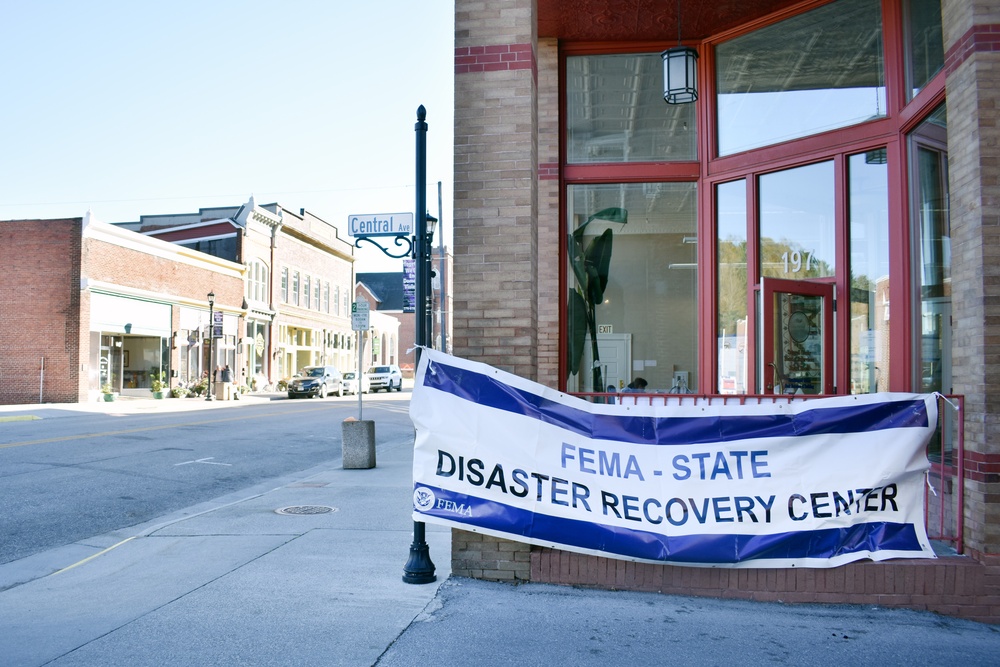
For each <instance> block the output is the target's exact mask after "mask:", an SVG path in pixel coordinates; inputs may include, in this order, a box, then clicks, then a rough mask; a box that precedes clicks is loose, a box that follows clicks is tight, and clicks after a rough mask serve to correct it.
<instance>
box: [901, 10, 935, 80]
mask: <svg viewBox="0 0 1000 667" xmlns="http://www.w3.org/2000/svg"><path fill="white" fill-rule="evenodd" d="M905 8H906V9H905V11H906V28H907V30H906V38H907V44H906V47H907V50H906V76H907V84H908V86H907V87H908V90H909V94H910V97H911V98H912V97H913V96H915V95H916V94H917V93H919V92H920V91H921V90H922V89H923V87H924V86H925V85H927V82H928V81H930V80H931V79H932V78H933V77H934V75H935V74H937V73H938V72H939V71H941V68H942V67H944V37H943V34H942V30H941V0H906V3H905Z"/></svg>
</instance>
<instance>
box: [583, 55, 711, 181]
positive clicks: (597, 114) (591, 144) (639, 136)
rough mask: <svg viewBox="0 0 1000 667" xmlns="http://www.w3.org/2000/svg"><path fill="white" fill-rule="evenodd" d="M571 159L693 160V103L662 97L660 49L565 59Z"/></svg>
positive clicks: (695, 138)
mask: <svg viewBox="0 0 1000 667" xmlns="http://www.w3.org/2000/svg"><path fill="white" fill-rule="evenodd" d="M566 125H567V129H566V159H567V161H568V162H570V163H577V164H580V163H583V164H587V163H597V162H664V161H675V160H677V161H686V160H696V159H697V158H698V154H697V133H696V131H695V105H694V104H666V103H664V101H663V61H662V59H661V58H660V54H659V53H632V54H616V55H588V56H572V57H569V58H566Z"/></svg>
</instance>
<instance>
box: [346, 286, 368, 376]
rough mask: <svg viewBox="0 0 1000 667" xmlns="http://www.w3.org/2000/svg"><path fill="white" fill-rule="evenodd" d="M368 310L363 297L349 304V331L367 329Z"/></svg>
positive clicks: (366, 302)
mask: <svg viewBox="0 0 1000 667" xmlns="http://www.w3.org/2000/svg"><path fill="white" fill-rule="evenodd" d="M370 311H371V306H370V305H369V304H368V301H366V300H365V299H358V300H357V301H355V302H354V303H352V304H351V331H368V327H369V323H368V321H369V316H368V314H369V312H370ZM359 383H360V380H359Z"/></svg>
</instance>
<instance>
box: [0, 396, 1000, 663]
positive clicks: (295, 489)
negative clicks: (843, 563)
mask: <svg viewBox="0 0 1000 667" xmlns="http://www.w3.org/2000/svg"><path fill="white" fill-rule="evenodd" d="M403 398H404V399H405V398H408V396H407V395H405V394H404V395H403ZM176 400H177V401H178V402H180V403H183V401H185V400H186V399H176ZM257 400H268V399H266V398H263V397H258V399H257ZM122 403H123V404H124V403H125V402H122ZM129 403H133V405H131V406H128V409H129V410H135V411H145V410H168V409H203V408H204V407H212V408H216V409H225V408H226V407H231V408H236V407H237V406H236V405H235V403H233V404H219V403H213V402H205V401H196V402H195V403H199V404H202V403H203V404H204V406H202V405H197V406H196V405H190V406H186V405H176V406H171V405H170V404H169V401H167V402H164V401H152V400H150V401H148V402H146V403H143V402H140V401H134V402H132V401H130V402H129ZM239 403H240V405H246V404H248V403H242V402H239ZM151 404H152V405H151ZM157 404H158V405H157ZM109 405H110V404H109ZM20 407H23V406H20ZM59 407H61V408H66V409H69V408H68V407H67V406H59ZM116 407H117V408H119V409H124V405H122V406H116ZM0 413H3V414H14V413H12V412H5V411H0ZM412 445H413V442H412V438H404V439H400V440H398V441H389V442H382V441H379V442H378V466H377V467H376V468H374V469H370V470H344V469H343V468H341V467H340V466H339V465H329V464H328V465H323V466H318V467H316V468H314V469H312V470H307V471H303V472H301V473H299V474H296V475H292V476H289V477H286V478H281V479H276V480H271V481H270V482H268V483H266V484H261V485H259V486H257V487H255V488H250V489H246V490H244V491H242V492H240V493H237V494H233V495H230V496H225V497H221V498H217V499H215V500H213V501H211V502H208V503H204V504H201V505H197V506H194V507H190V508H187V509H186V510H184V511H182V512H178V513H176V514H172V515H168V516H164V517H161V518H160V519H157V520H156V521H153V522H150V523H148V524H145V525H142V526H137V527H134V528H130V529H127V530H122V531H117V532H115V533H111V534H107V535H101V536H96V537H94V538H92V539H88V540H84V541H82V542H80V543H77V544H73V545H69V546H66V547H62V548H59V549H54V550H51V551H48V552H44V553H41V554H37V555H35V556H32V557H30V558H26V559H23V560H20V561H15V562H12V563H8V564H6V565H2V566H0V665H3V666H4V667H12V666H13V667H21V666H25V667H27V666H36V665H53V666H56V667H65V666H68V665H87V666H92V665H128V666H130V667H131V666H142V665H150V666H152V665H156V666H157V667H159V666H161V665H199V666H201V665H227V666H228V665H295V666H301V665H380V666H390V665H392V666H394V665H421V666H423V667H426V666H429V665H463V666H464V665H519V666H521V665H550V664H553V663H555V664H572V665H595V666H597V665H767V664H791V665H800V664H819V663H831V664H847V663H848V662H855V663H858V664H881V665H902V664H908V665H929V664H941V663H946V662H947V663H958V664H962V665H963V667H971V666H975V665H993V664H996V656H997V655H998V654H1000V628H995V627H992V626H985V625H981V624H977V623H972V622H969V621H961V620H956V619H951V618H946V617H941V616H938V615H936V614H931V613H920V612H912V611H902V610H889V609H874V608H869V607H845V606H820V605H781V604H767V603H751V602H741V601H731V600H710V599H701V598H687V597H677V596H665V595H657V594H649V593H627V592H615V591H598V590H582V589H573V588H565V587H556V586H546V585H537V584H527V585H521V586H511V585H506V584H497V583H489V582H482V581H475V580H469V579H462V578H452V579H448V568H449V556H450V532H449V531H448V530H445V529H441V528H438V527H436V526H434V525H430V524H428V525H427V541H428V544H429V545H430V555H431V558H432V559H433V560H434V563H435V565H436V567H437V575H438V581H437V582H435V583H433V584H426V585H410V584H404V583H403V582H402V569H403V566H404V564H405V562H406V559H407V556H408V553H409V544H410V540H411V528H412V521H411V518H410V513H409V508H410V507H411V495H412V492H411V489H412V482H411V480H412V470H411V465H412ZM326 508H329V511H324V510H325V509H326ZM279 511H282V512H283V513H279ZM319 512H324V513H319Z"/></svg>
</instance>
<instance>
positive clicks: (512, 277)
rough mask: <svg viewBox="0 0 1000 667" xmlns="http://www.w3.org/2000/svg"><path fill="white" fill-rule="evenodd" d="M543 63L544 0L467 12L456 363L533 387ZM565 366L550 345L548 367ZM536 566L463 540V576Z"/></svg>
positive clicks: (470, 7) (504, 576)
mask: <svg viewBox="0 0 1000 667" xmlns="http://www.w3.org/2000/svg"><path fill="white" fill-rule="evenodd" d="M536 53H537V38H536V33H535V3H534V0H491V1H490V2H482V0H455V204H454V215H453V219H454V224H455V258H454V271H453V273H452V278H453V292H452V293H453V297H454V300H453V302H452V309H453V312H454V333H453V334H452V341H453V345H454V353H455V354H456V355H457V356H460V357H465V358H468V359H475V360H478V361H483V362H486V363H488V364H491V365H493V366H496V367H498V368H503V369H504V370H507V371H510V372H511V373H514V374H516V375H519V376H521V377H526V378H531V379H538V376H539V370H538V366H539V338H540V334H539V329H540V328H541V324H540V322H539V299H540V298H541V297H540V296H539V294H540V291H539V290H538V289H537V285H538V263H539V262H538V243H539V240H538V236H539V231H538V148H537V140H536V136H537V130H538V111H537V96H538V69H537V64H536V63H537V61H536ZM556 202H557V203H556V208H557V209H558V199H556ZM547 275H548V273H547ZM554 275H556V277H558V275H557V274H554ZM550 291H551V290H547V293H546V297H545V298H546V301H545V303H544V304H543V305H544V306H545V307H546V308H548V299H549V298H551V296H552V295H551V294H549V293H548V292H550ZM557 317H558V316H557ZM547 318H548V315H547ZM555 324H556V328H557V329H558V319H556V320H555ZM551 326H552V324H551V322H549V321H548V319H547V322H546V328H547V329H551ZM546 338H547V335H546ZM553 354H555V352H554V351H553V350H551V349H550V343H549V342H546V346H545V349H544V350H543V351H542V356H543V357H546V358H548V357H551V356H552V355H553ZM546 379H549V378H548V375H547V376H546ZM529 558H530V547H529V546H528V545H527V544H523V543H520V542H513V541H509V540H502V539H498V538H494V537H489V536H483V535H480V534H476V533H469V532H465V531H461V530H453V531H452V553H451V561H452V562H451V570H452V573H453V574H455V575H458V576H467V577H477V578H482V579H495V580H508V581H516V580H527V579H528V578H529V576H530V568H529Z"/></svg>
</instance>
